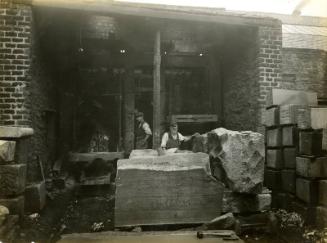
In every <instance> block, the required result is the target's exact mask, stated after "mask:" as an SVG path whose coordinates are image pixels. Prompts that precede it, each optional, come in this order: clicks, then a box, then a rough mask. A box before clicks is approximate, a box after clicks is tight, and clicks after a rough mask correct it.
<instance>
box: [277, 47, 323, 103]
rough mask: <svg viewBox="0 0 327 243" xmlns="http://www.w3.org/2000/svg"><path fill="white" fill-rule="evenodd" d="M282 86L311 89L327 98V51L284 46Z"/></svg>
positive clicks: (319, 96) (319, 95) (321, 96)
mask: <svg viewBox="0 0 327 243" xmlns="http://www.w3.org/2000/svg"><path fill="white" fill-rule="evenodd" d="M282 77H283V83H282V88H286V89H297V90H310V91H314V92H317V93H318V98H327V52H326V51H323V50H310V49H296V48H283V66H282Z"/></svg>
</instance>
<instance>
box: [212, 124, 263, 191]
mask: <svg viewBox="0 0 327 243" xmlns="http://www.w3.org/2000/svg"><path fill="white" fill-rule="evenodd" d="M207 148H208V153H209V155H210V156H211V157H212V158H213V159H217V158H218V159H219V160H220V162H221V165H222V168H223V169H224V171H225V174H226V181H225V183H226V184H227V187H228V188H229V189H231V190H232V191H233V192H239V193H251V194H257V193H260V192H261V190H262V183H263V178H264V163H265V145H264V136H263V135H262V134H260V133H256V132H251V131H242V132H238V131H230V130H227V129H224V128H217V129H215V130H212V131H211V132H209V133H207Z"/></svg>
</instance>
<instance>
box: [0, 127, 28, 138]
mask: <svg viewBox="0 0 327 243" xmlns="http://www.w3.org/2000/svg"><path fill="white" fill-rule="evenodd" d="M33 134H34V130H33V129H32V128H29V127H9V126H0V138H21V137H25V136H31V135H33Z"/></svg>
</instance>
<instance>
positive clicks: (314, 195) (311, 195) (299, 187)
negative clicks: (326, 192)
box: [296, 178, 318, 205]
mask: <svg viewBox="0 0 327 243" xmlns="http://www.w3.org/2000/svg"><path fill="white" fill-rule="evenodd" d="M296 196H297V197H298V198H299V199H300V200H302V201H304V202H306V203H308V204H309V205H317V203H318V182H317V181H314V180H308V179H304V178H297V179H296Z"/></svg>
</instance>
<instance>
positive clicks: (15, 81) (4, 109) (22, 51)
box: [0, 1, 32, 126]
mask: <svg viewBox="0 0 327 243" xmlns="http://www.w3.org/2000/svg"><path fill="white" fill-rule="evenodd" d="M31 26H32V10H31V7H30V6H26V5H18V4H12V3H10V2H7V1H1V2H0V124H1V125H10V126H29V125H30V124H31V117H30V109H29V108H30V103H29V100H28V96H29V95H28V91H27V89H28V87H29V83H30V79H31V77H30V66H31V62H30V47H31V32H32V30H31V28H32V27H31Z"/></svg>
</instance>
